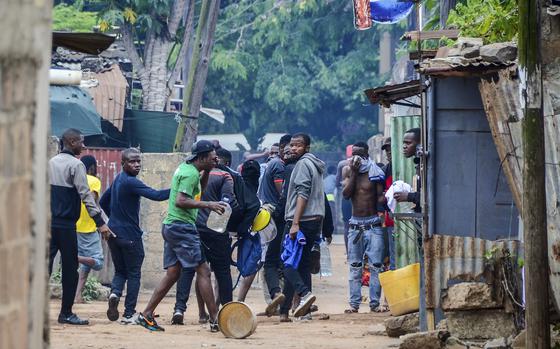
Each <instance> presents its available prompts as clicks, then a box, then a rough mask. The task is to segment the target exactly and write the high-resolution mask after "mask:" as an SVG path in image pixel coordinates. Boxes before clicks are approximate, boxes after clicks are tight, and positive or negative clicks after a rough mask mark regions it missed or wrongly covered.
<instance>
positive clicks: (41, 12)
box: [0, 0, 52, 349]
mask: <svg viewBox="0 0 560 349" xmlns="http://www.w3.org/2000/svg"><path fill="white" fill-rule="evenodd" d="M0 7H1V10H0V348H10V349H19V348H31V347H33V348H38V347H41V346H42V347H45V346H46V345H48V344H46V342H44V338H47V337H48V336H45V332H44V319H45V317H44V309H45V300H44V294H45V292H44V290H38V292H37V290H34V289H33V288H34V287H36V286H37V285H41V284H42V285H44V284H45V282H44V280H39V279H38V278H40V279H43V278H44V277H45V270H46V265H45V260H44V256H45V251H46V246H47V245H46V243H47V216H48V206H47V204H48V191H47V186H46V180H47V177H46V149H45V148H46V136H47V130H48V127H47V125H48V104H47V101H48V74H47V70H48V66H49V61H48V57H49V54H50V41H51V39H50V13H51V8H52V2H51V1H49V0H2V5H1V6H0ZM37 135H43V136H44V137H43V138H40V139H39V140H38V141H37ZM39 154H44V156H40V159H39V157H38V155H39ZM36 195H39V196H40V197H39V198H35V196H36ZM37 251H40V253H39V254H38V255H37V253H36V252H37ZM38 257H39V260H38V259H37V258H38ZM35 281H40V282H39V283H36V282H35ZM36 294H38V295H40V297H38V298H37V297H35V295H36ZM36 300H38V302H36ZM34 306H38V309H37V308H33V307H34ZM35 314H37V316H36V317H35Z"/></svg>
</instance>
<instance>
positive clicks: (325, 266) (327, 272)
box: [320, 240, 332, 277]
mask: <svg viewBox="0 0 560 349" xmlns="http://www.w3.org/2000/svg"><path fill="white" fill-rule="evenodd" d="M320 273H321V277H323V276H331V275H332V263H331V251H330V250H329V245H328V244H327V242H326V241H324V240H323V241H321V271H320Z"/></svg>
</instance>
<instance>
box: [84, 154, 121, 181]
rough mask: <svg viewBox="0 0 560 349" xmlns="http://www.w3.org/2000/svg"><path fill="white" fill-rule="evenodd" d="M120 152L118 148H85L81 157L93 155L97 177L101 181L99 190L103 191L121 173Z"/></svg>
mask: <svg viewBox="0 0 560 349" xmlns="http://www.w3.org/2000/svg"><path fill="white" fill-rule="evenodd" d="M121 151H122V149H118V148H87V149H86V150H85V151H83V152H82V154H81V156H84V155H93V156H95V159H96V160H97V177H99V179H100V180H101V190H102V191H105V190H106V189H107V188H109V186H110V185H111V183H113V180H114V179H115V177H116V176H117V175H118V174H119V172H121V170H122V167H121Z"/></svg>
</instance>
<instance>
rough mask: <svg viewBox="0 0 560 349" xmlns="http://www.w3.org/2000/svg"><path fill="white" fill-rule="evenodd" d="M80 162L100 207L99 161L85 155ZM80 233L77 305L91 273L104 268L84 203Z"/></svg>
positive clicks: (94, 232) (98, 239)
mask: <svg viewBox="0 0 560 349" xmlns="http://www.w3.org/2000/svg"><path fill="white" fill-rule="evenodd" d="M80 160H82V162H83V163H84V165H85V167H86V172H87V181H88V186H89V190H90V191H91V193H92V194H93V196H94V198H95V202H96V204H97V205H98V206H99V196H100V193H101V181H100V180H99V178H97V160H96V159H95V157H93V156H92V155H85V156H83V157H82V158H81V159H80ZM76 231H77V232H78V262H80V279H79V281H78V289H77V290H76V300H75V303H83V299H82V290H83V288H84V285H85V284H86V281H87V278H88V275H89V272H90V271H91V269H93V270H101V269H102V268H103V247H102V246H101V237H100V234H99V233H98V232H97V228H96V226H95V222H94V221H93V219H91V217H90V216H89V214H88V212H87V209H86V207H85V205H84V204H83V203H82V209H81V212H80V219H79V220H78V222H77V223H76Z"/></svg>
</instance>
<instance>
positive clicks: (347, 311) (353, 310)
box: [344, 308, 358, 314]
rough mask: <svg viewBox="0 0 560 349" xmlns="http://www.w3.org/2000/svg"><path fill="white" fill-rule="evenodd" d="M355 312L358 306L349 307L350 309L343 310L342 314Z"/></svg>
mask: <svg viewBox="0 0 560 349" xmlns="http://www.w3.org/2000/svg"><path fill="white" fill-rule="evenodd" d="M357 312H358V308H350V309H346V310H344V314H355V313H357Z"/></svg>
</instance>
